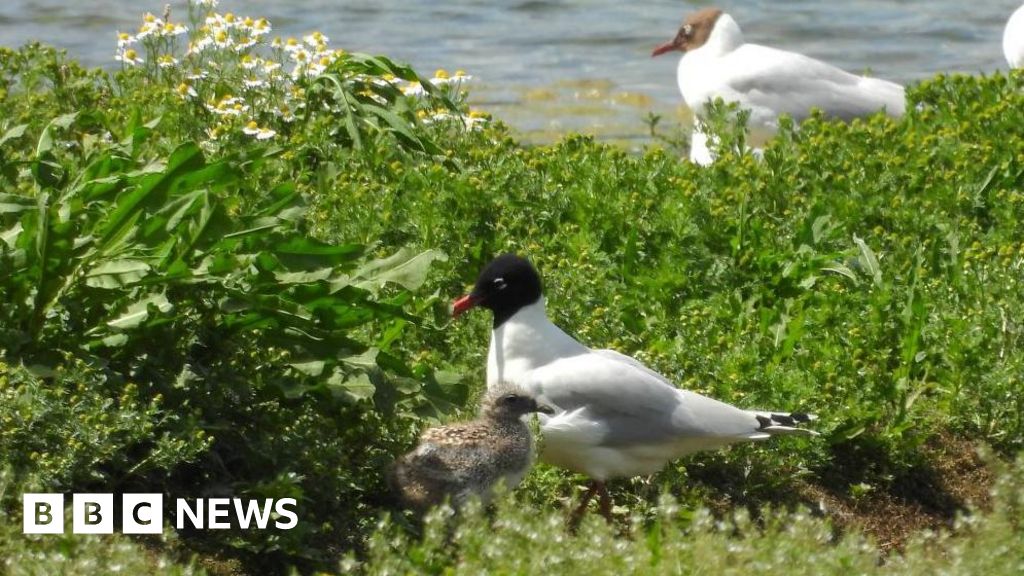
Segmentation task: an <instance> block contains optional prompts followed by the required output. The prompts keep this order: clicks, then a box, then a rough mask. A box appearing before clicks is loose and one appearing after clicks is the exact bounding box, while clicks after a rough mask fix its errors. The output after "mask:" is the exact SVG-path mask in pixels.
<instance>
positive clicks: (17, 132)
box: [0, 124, 28, 146]
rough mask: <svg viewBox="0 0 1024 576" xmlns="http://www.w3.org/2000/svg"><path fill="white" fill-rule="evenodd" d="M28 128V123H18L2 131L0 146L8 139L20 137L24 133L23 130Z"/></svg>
mask: <svg viewBox="0 0 1024 576" xmlns="http://www.w3.org/2000/svg"><path fill="white" fill-rule="evenodd" d="M26 129H28V124H18V125H17V126H15V127H13V128H11V129H9V130H8V131H7V132H4V135H3V136H0V146H3V145H4V144H5V143H7V142H8V141H9V140H14V139H17V138H21V137H22V136H24V135H25V130H26Z"/></svg>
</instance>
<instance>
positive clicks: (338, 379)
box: [327, 369, 377, 402]
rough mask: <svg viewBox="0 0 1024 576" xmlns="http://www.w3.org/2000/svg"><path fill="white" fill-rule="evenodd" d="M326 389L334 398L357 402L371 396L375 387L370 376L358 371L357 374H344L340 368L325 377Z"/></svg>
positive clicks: (375, 389)
mask: <svg viewBox="0 0 1024 576" xmlns="http://www.w3.org/2000/svg"><path fill="white" fill-rule="evenodd" d="M327 389H328V390H330V392H331V395H332V396H334V397H335V398H339V399H342V400H347V401H349V402H359V401H362V400H369V399H371V398H373V393H374V392H376V391H377V387H376V386H374V385H373V382H371V381H370V377H369V376H368V375H367V374H365V373H363V372H360V373H358V374H350V375H345V373H344V372H342V371H341V370H337V369H336V370H335V371H334V373H333V374H331V377H330V378H328V379H327Z"/></svg>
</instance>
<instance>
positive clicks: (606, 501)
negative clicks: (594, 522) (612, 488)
mask: <svg viewBox="0 0 1024 576" xmlns="http://www.w3.org/2000/svg"><path fill="white" fill-rule="evenodd" d="M596 485H597V486H596V487H597V492H598V494H600V495H601V516H604V519H605V520H607V521H608V523H609V524H611V523H612V495H611V494H609V493H608V487H607V486H605V485H604V482H597V483H596Z"/></svg>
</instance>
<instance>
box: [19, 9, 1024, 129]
mask: <svg viewBox="0 0 1024 576" xmlns="http://www.w3.org/2000/svg"><path fill="white" fill-rule="evenodd" d="M709 5H711V4H709V3H707V2H681V1H679V0H672V1H668V0H645V1H643V2H623V1H616V0H564V1H555V0H506V1H493V0H492V1H484V0H454V1H428V0H406V1H403V2H399V1H396V0H377V1H369V0H305V1H303V2H295V1H291V0H284V1H276V2H274V1H270V0H245V1H242V0H238V1H232V0H222V1H221V5H220V7H219V10H220V11H222V12H223V11H233V12H235V13H236V14H241V15H252V16H265V17H267V18H269V19H270V21H271V22H272V23H273V25H274V31H275V33H278V34H281V35H286V36H287V35H296V36H297V35H300V34H302V33H305V32H309V31H312V30H320V31H322V32H323V33H325V34H327V35H328V36H329V37H330V38H331V44H332V45H333V46H336V47H341V48H345V49H346V50H350V51H363V52H373V53H382V54H387V55H389V56H391V57H393V58H397V59H401V60H406V61H408V62H411V63H412V64H413V65H414V66H415V67H416V68H417V69H418V70H420V71H421V72H423V73H430V72H432V71H433V70H434V69H435V68H447V69H455V68H463V69H465V70H467V71H469V72H470V73H471V74H473V75H474V76H475V77H476V78H477V79H478V80H479V81H478V82H476V83H475V85H474V87H473V103H474V105H475V106H477V107H480V108H483V109H485V110H488V111H490V112H492V113H494V114H495V115H497V116H498V117H500V118H502V119H504V120H506V121H507V122H509V123H510V124H512V125H513V126H515V127H516V128H517V129H518V130H519V131H520V132H522V133H523V134H524V135H525V136H526V137H527V138H529V139H532V140H538V141H544V140H549V139H551V138H553V137H555V136H557V135H558V134H560V133H563V132H566V131H569V130H582V131H585V132H591V133H596V134H598V135H600V136H602V137H604V138H609V139H614V140H634V139H642V138H643V136H644V134H645V132H646V128H645V124H644V121H643V118H644V117H646V116H647V114H648V112H651V111H654V112H657V113H659V114H667V115H670V116H676V115H680V116H681V115H682V114H683V112H682V111H681V110H680V103H679V95H678V93H677V91H676V87H675V63H676V57H675V56H663V57H661V58H656V59H652V58H651V57H650V51H651V48H652V47H653V46H654V45H655V44H658V43H660V42H662V41H664V40H668V39H669V38H671V36H672V35H673V34H675V31H676V29H677V27H678V25H679V22H680V20H681V19H682V17H683V15H684V14H686V13H687V12H690V11H692V10H695V9H697V8H701V7H706V6H709ZM1019 5H1020V0H984V1H981V2H963V1H959V0H902V1H891V2H883V1H880V0H847V1H821V0H753V1H734V2H726V1H724V0H723V1H721V2H719V3H718V4H717V6H718V7H721V8H723V9H725V10H726V11H727V12H729V13H730V14H732V15H733V17H734V18H736V20H737V21H738V22H739V23H740V25H741V26H742V27H743V29H744V32H745V33H746V35H747V39H748V40H749V41H751V42H757V43H761V44H768V45H771V46H775V47H778V48H784V49H787V50H794V51H799V52H804V53H806V54H809V55H812V56H814V57H817V58H821V59H824V60H826V61H829V62H831V63H833V64H836V65H839V66H841V67H843V68H846V69H848V70H851V71H864V70H871V71H872V73H873V74H874V75H877V76H881V77H884V78H889V79H892V80H896V81H900V82H913V81H915V80H918V79H921V78H926V77H928V76H930V75H932V74H934V73H936V72H940V71H962V72H972V73H973V72H987V71H993V70H996V69H1003V68H1005V67H1006V63H1005V61H1004V60H1003V57H1002V48H1001V42H1002V31H1003V26H1004V25H1005V22H1006V19H1007V18H1008V17H1009V15H1010V13H1012V12H1013V10H1014V9H1015V8H1016V7H1017V6H1019ZM163 6H164V3H163V2H124V1H121V2H117V1H113V0H79V1H69V0H3V2H0V44H2V45H6V46H16V45H20V44H22V43H24V42H27V41H30V40H42V41H44V42H48V43H51V44H55V45H58V46H61V47H65V48H67V49H68V50H69V52H70V54H71V55H72V56H73V57H75V58H78V59H79V60H82V61H84V62H85V63H87V64H90V65H100V66H111V67H112V66H113V65H114V64H115V62H114V61H113V59H112V55H113V45H114V33H115V31H116V30H126V31H133V30H134V29H136V28H137V27H138V25H139V21H140V17H141V14H142V12H143V11H146V10H149V11H153V12H155V13H160V12H162V10H163ZM171 6H172V11H173V12H172V13H174V14H179V15H181V16H183V15H184V9H183V6H184V5H183V4H182V3H181V1H180V0H179V1H176V2H172V3H171Z"/></svg>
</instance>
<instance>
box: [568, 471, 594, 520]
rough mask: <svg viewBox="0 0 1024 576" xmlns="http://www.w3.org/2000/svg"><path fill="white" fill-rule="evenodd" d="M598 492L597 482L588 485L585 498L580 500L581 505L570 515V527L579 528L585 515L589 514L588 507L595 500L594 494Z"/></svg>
mask: <svg viewBox="0 0 1024 576" xmlns="http://www.w3.org/2000/svg"><path fill="white" fill-rule="evenodd" d="M596 492H597V482H590V483H589V484H588V485H587V491H586V492H584V493H583V497H582V498H580V504H579V506H577V507H576V509H575V510H573V511H572V514H570V515H569V526H571V527H572V528H573V529H575V528H576V526H579V523H580V520H582V519H583V515H584V514H586V513H587V505H588V504H590V501H591V500H593V498H594V494H595V493H596Z"/></svg>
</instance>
